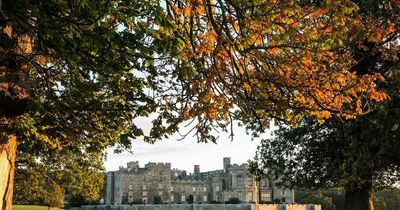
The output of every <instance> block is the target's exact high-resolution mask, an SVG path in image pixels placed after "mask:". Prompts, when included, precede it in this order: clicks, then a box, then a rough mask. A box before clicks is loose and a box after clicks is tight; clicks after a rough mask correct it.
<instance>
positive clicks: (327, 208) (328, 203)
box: [300, 192, 336, 210]
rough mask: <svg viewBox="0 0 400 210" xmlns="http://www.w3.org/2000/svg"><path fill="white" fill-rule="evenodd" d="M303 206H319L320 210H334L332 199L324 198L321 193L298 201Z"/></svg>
mask: <svg viewBox="0 0 400 210" xmlns="http://www.w3.org/2000/svg"><path fill="white" fill-rule="evenodd" d="M300 203H304V204H310V203H312V204H319V205H321V207H322V210H335V209H336V208H335V205H333V203H332V198H330V197H327V196H324V195H323V194H322V193H320V192H319V193H313V194H311V195H308V196H307V197H306V198H304V199H303V200H301V201H300Z"/></svg>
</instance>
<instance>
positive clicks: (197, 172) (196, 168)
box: [194, 165, 200, 174]
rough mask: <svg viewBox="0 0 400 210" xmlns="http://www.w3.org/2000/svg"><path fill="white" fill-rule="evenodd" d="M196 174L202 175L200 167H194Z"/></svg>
mask: <svg viewBox="0 0 400 210" xmlns="http://www.w3.org/2000/svg"><path fill="white" fill-rule="evenodd" d="M194 173H195V174H199V173H200V166H199V165H194Z"/></svg>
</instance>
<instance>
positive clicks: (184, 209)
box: [81, 204, 321, 210]
mask: <svg viewBox="0 0 400 210" xmlns="http://www.w3.org/2000/svg"><path fill="white" fill-rule="evenodd" d="M81 210H321V205H313V204H308V205H298V204H293V205H290V204H276V205H275V204H274V205H270V204H160V205H112V206H109V205H96V206H82V207H81Z"/></svg>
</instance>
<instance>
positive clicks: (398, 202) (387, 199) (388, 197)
mask: <svg viewBox="0 0 400 210" xmlns="http://www.w3.org/2000/svg"><path fill="white" fill-rule="evenodd" d="M374 198H375V203H374V206H375V209H376V210H395V209H398V208H399V206H400V189H398V188H394V189H385V190H382V191H379V192H376V193H375V197H374ZM376 201H378V202H376Z"/></svg>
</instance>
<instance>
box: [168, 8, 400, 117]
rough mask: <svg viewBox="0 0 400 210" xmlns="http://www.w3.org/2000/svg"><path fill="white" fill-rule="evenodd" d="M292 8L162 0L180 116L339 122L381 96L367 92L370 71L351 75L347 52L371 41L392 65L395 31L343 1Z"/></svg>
mask: <svg viewBox="0 0 400 210" xmlns="http://www.w3.org/2000/svg"><path fill="white" fill-rule="evenodd" d="M301 2H302V1H278V0H251V1H239V0H215V1H213V0H182V1H172V0H170V1H167V12H168V16H169V18H170V19H171V20H172V21H173V22H174V23H175V24H176V27H175V29H174V30H173V32H171V34H173V35H174V36H176V37H178V38H179V39H180V40H181V41H182V43H184V44H182V46H181V47H180V48H179V50H178V55H179V61H178V63H179V64H180V68H181V69H180V73H179V74H178V75H176V74H175V76H176V78H174V79H176V80H178V81H184V82H182V83H181V85H182V87H181V88H180V89H178V92H179V93H178V94H177V95H178V96H179V95H184V96H185V97H184V98H182V100H181V101H179V100H178V101H177V102H180V103H179V104H180V105H179V106H178V107H179V108H180V113H181V114H182V117H183V118H184V119H190V118H194V117H200V118H201V119H204V120H206V121H224V120H227V119H229V118H230V117H231V113H232V111H237V112H236V113H239V114H237V115H236V117H238V118H246V117H248V116H251V117H252V118H256V120H257V121H258V122H259V123H260V124H265V122H264V121H268V120H269V119H271V118H277V119H282V120H285V121H287V122H296V121H298V120H299V119H300V118H301V117H302V116H304V114H306V115H311V116H313V117H315V118H317V119H319V120H320V121H324V120H325V119H327V118H330V117H331V116H332V115H336V116H339V117H342V118H346V119H348V118H354V117H355V116H357V115H360V114H362V113H365V112H367V111H368V108H369V107H368V103H369V101H377V102H380V101H384V100H387V99H389V97H388V95H387V94H386V93H384V92H382V91H380V90H379V88H377V85H376V84H377V83H378V82H384V81H383V78H382V77H381V75H380V74H379V73H377V72H378V71H376V72H368V71H367V69H366V70H365V72H366V73H360V72H359V71H358V70H357V69H355V68H356V67H357V65H358V64H359V62H360V60H359V59H357V58H356V56H355V54H354V51H357V50H358V51H362V50H363V49H366V50H369V49H368V46H366V44H367V43H368V44H373V45H374V46H376V47H375V48H374V50H379V52H380V56H386V57H390V58H391V59H392V60H393V61H397V60H398V57H397V55H396V54H395V53H393V52H395V51H394V50H393V48H395V47H396V44H395V39H394V37H393V36H394V35H395V34H396V32H397V29H396V27H395V24H394V23H393V22H391V20H390V19H374V17H372V16H365V15H361V14H360V13H359V12H358V11H359V9H360V8H359V7H358V5H357V4H356V3H354V2H352V1H349V0H339V1H323V2H322V3H319V4H313V3H301ZM304 2H306V1H304ZM393 5H394V6H393ZM387 6H390V7H392V6H393V7H395V6H396V1H392V2H389V3H388V4H387ZM178 66H179V65H178ZM372 68H375V67H374V66H373V67H372ZM376 68H378V67H376ZM168 71H169V70H166V72H167V73H169V74H171V75H174V74H173V73H171V72H168ZM167 73H166V74H167ZM188 95H190V97H187V96H188ZM242 121H246V120H243V119H242Z"/></svg>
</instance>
